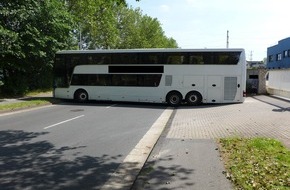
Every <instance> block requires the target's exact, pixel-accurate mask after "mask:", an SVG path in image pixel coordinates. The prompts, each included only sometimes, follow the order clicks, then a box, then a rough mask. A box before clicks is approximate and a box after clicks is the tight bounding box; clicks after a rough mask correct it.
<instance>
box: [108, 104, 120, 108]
mask: <svg viewBox="0 0 290 190" xmlns="http://www.w3.org/2000/svg"><path fill="white" fill-rule="evenodd" d="M116 105H118V104H113V105H110V106H107V107H106V108H111V107H114V106H116Z"/></svg>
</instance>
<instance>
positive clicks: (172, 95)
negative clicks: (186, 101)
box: [166, 92, 182, 107]
mask: <svg viewBox="0 0 290 190" xmlns="http://www.w3.org/2000/svg"><path fill="white" fill-rule="evenodd" d="M166 101H167V103H168V104H169V105H170V106H173V107H177V106H179V105H180V104H181V101H182V95H181V94H180V93H179V92H169V93H168V94H167V96H166Z"/></svg>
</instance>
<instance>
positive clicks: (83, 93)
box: [74, 89, 89, 102]
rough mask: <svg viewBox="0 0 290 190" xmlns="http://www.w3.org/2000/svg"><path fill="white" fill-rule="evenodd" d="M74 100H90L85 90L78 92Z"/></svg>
mask: <svg viewBox="0 0 290 190" xmlns="http://www.w3.org/2000/svg"><path fill="white" fill-rule="evenodd" d="M74 99H75V100H76V101H78V102H86V101H88V99H89V96H88V93H87V92H86V91H85V90H81V89H80V90H77V91H76V92H75V95H74Z"/></svg>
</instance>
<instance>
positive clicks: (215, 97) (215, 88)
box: [207, 76, 222, 103]
mask: <svg viewBox="0 0 290 190" xmlns="http://www.w3.org/2000/svg"><path fill="white" fill-rule="evenodd" d="M221 81H222V76H208V77H207V103H221V100H222V98H221V97H222V88H221Z"/></svg>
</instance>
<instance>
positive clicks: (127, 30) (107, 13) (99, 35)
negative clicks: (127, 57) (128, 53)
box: [68, 0, 177, 49]
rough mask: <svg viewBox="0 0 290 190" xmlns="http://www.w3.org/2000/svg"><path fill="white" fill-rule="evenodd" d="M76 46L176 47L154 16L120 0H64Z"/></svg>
mask: <svg viewBox="0 0 290 190" xmlns="http://www.w3.org/2000/svg"><path fill="white" fill-rule="evenodd" d="M68 2H69V3H68V4H69V10H70V12H71V13H72V14H73V15H74V18H75V21H76V23H78V27H77V28H76V29H75V34H76V38H78V39H80V40H79V41H80V42H81V46H80V49H109V48H111V49H116V48H157V47H161V48H166V47H177V43H176V42H175V40H174V39H172V38H167V37H166V36H165V35H164V31H163V30H162V28H161V25H160V23H159V21H158V20H157V19H156V18H151V17H150V16H147V15H142V12H141V10H140V9H135V10H134V9H132V8H128V7H127V5H126V3H125V1H123V0H110V1H108V0H68Z"/></svg>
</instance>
